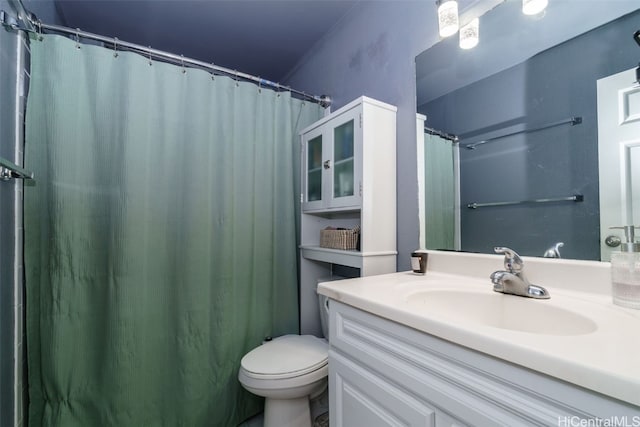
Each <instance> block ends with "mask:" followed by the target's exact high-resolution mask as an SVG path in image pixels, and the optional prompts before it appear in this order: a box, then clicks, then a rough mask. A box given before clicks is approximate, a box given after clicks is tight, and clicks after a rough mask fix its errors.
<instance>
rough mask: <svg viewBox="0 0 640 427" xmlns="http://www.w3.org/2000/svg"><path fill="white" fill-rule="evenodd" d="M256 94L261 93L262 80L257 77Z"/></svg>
mask: <svg viewBox="0 0 640 427" xmlns="http://www.w3.org/2000/svg"><path fill="white" fill-rule="evenodd" d="M258 93H262V79H261V78H260V76H258Z"/></svg>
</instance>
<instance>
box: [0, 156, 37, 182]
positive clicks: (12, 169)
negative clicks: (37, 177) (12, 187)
mask: <svg viewBox="0 0 640 427" xmlns="http://www.w3.org/2000/svg"><path fill="white" fill-rule="evenodd" d="M12 178H13V179H33V172H31V171H30V170H27V169H24V168H22V167H20V166H18V165H16V164H15V163H13V162H10V161H9V160H7V159H4V158H2V157H0V180H2V181H9V180H10V179H12Z"/></svg>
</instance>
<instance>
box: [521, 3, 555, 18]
mask: <svg viewBox="0 0 640 427" xmlns="http://www.w3.org/2000/svg"><path fill="white" fill-rule="evenodd" d="M547 4H549V0H522V13H524V14H525V15H537V14H539V13H540V12H542V11H543V10H545V8H546V7H547Z"/></svg>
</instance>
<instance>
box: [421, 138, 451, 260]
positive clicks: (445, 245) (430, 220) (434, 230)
mask: <svg viewBox="0 0 640 427" xmlns="http://www.w3.org/2000/svg"><path fill="white" fill-rule="evenodd" d="M453 150H454V148H453V143H452V142H451V141H449V140H447V139H444V138H441V137H440V136H437V135H431V134H429V133H425V134H424V164H425V177H424V178H425V228H426V235H425V237H426V247H427V249H455V208H456V206H455V196H456V193H455V179H456V178H455V169H454V163H453V156H454V151H453Z"/></svg>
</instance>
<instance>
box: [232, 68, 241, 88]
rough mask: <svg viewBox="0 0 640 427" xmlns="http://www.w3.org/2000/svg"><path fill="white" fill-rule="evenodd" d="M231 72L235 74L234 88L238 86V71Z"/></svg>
mask: <svg viewBox="0 0 640 427" xmlns="http://www.w3.org/2000/svg"><path fill="white" fill-rule="evenodd" d="M233 72H234V73H235V76H236V78H235V80H236V87H238V86H240V83H238V70H233Z"/></svg>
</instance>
